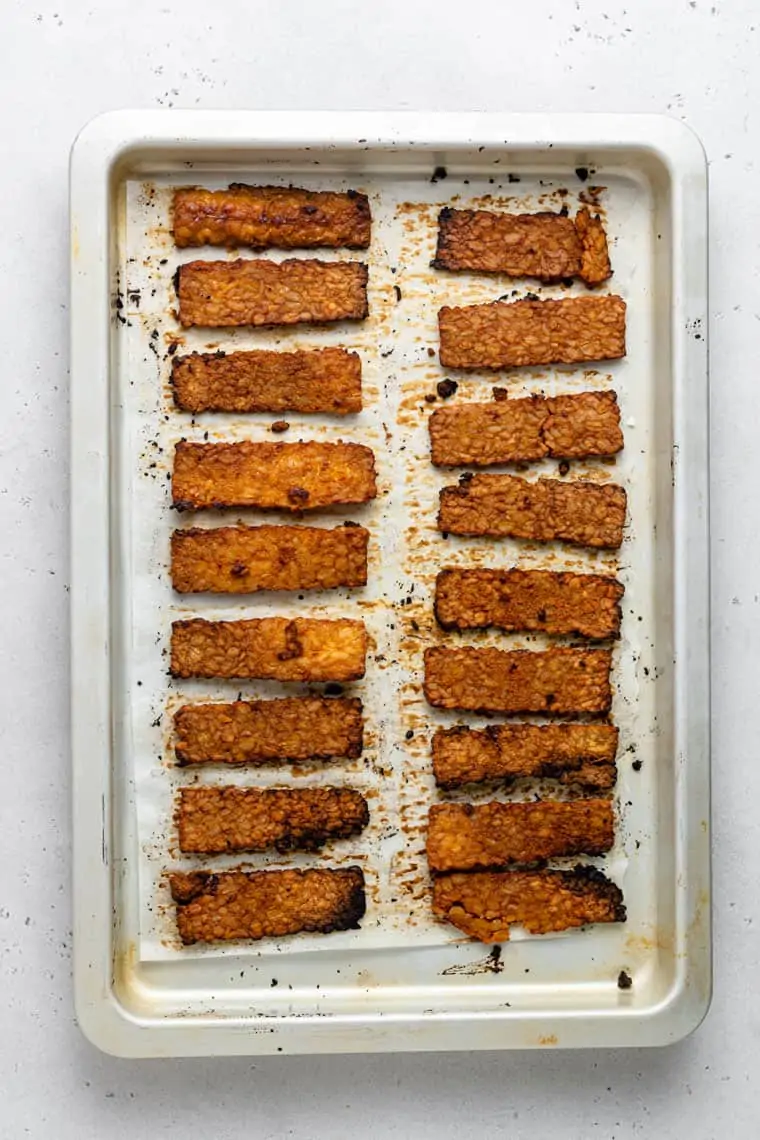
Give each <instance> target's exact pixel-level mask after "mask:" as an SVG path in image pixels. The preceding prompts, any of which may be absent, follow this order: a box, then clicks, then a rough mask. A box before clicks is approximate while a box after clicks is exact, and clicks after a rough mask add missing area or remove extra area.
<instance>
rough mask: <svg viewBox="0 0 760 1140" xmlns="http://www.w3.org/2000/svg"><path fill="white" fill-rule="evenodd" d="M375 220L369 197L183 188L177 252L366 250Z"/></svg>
mask: <svg viewBox="0 0 760 1140" xmlns="http://www.w3.org/2000/svg"><path fill="white" fill-rule="evenodd" d="M371 227H372V215H371V213H370V208H369V200H368V198H367V195H366V194H359V193H357V191H356V190H349V191H347V192H346V193H344V194H339V193H336V192H334V191H332V190H299V189H297V188H296V187H294V186H246V185H244V184H243V183H240V182H233V183H232V184H231V185H230V186H229V187H228V189H226V190H204V189H202V188H201V187H199V186H183V187H181V188H180V189H178V190H175V191H174V241H175V244H176V245H177V246H179V247H180V249H181V248H184V247H186V246H200V245H224V246H227V247H228V248H230V249H234V248H235V247H240V246H245V247H247V248H248V249H317V248H319V247H328V248H333V249H339V248H341V247H344V248H346V249H366V248H367V246H368V245H369V240H370V231H371Z"/></svg>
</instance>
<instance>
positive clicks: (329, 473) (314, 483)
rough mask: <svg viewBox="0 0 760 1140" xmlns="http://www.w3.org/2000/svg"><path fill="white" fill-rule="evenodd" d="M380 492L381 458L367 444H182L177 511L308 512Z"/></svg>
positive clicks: (175, 483)
mask: <svg viewBox="0 0 760 1140" xmlns="http://www.w3.org/2000/svg"><path fill="white" fill-rule="evenodd" d="M376 494H377V488H376V485H375V456H374V454H373V453H372V451H371V450H370V448H369V447H364V445H363V444H361V443H343V442H342V441H339V442H337V443H320V442H317V441H316V440H310V441H309V442H307V443H254V442H253V441H251V440H245V441H243V442H241V443H186V442H184V441H183V442H181V443H178V444H177V446H176V449H175V452H174V473H173V475H172V499H173V503H174V506H175V507H176V508H177V510H180V511H183V510H202V509H203V508H205V507H260V508H262V509H263V510H269V509H279V510H282V511H308V510H314V509H316V508H317V507H327V506H332V505H335V504H339V503H366V502H367V501H368V500H369V499H374V497H375V495H376Z"/></svg>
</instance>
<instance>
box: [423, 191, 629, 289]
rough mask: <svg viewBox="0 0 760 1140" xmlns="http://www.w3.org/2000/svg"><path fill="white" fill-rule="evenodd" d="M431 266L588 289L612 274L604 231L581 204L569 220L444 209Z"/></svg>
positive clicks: (561, 216)
mask: <svg viewBox="0 0 760 1140" xmlns="http://www.w3.org/2000/svg"><path fill="white" fill-rule="evenodd" d="M433 266H434V267H435V268H436V269H449V270H462V269H465V270H476V271H479V272H481V273H504V274H506V275H507V276H508V277H537V278H538V279H539V280H540V281H550V282H551V281H561V280H562V279H563V278H568V277H581V278H582V279H583V280H584V281H585V282H586V284H587V285H598V284H600V283H601V282H602V281H606V280H607V278H608V277H609V276H610V273H611V270H610V262H609V256H608V254H607V237H606V234H605V232H604V227H603V226H602V223H601V221H600V219H599V217H598V215H597V216H596V217H595V218H592V217H591V214H590V213H589V211H588V210H587V209H586V208H585V206H584V207H583V208H582V209H580V210H579V211H578V214H577V215H576V217H575V218H574V219H573V218H570V217H569V216H567V215H566V214H553V213H539V214H504V213H495V212H494V211H493V210H452V209H451V208H450V207H448V206H446V207H444V209H443V210H441V212H440V214H439V215H438V249H437V252H436V256H435V260H434V261H433Z"/></svg>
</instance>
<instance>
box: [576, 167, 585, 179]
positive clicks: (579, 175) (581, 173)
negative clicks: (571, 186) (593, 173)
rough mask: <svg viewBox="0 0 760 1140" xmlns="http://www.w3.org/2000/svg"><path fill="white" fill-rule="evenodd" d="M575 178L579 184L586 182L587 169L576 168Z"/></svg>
mask: <svg viewBox="0 0 760 1140" xmlns="http://www.w3.org/2000/svg"><path fill="white" fill-rule="evenodd" d="M575 177H576V178H578V179H579V180H580V181H581V182H586V181H587V179H588V167H587V166H576V168H575Z"/></svg>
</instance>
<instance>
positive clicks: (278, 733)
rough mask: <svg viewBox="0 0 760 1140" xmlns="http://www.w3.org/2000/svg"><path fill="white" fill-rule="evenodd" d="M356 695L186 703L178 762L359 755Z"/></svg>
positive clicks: (178, 727)
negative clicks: (331, 697) (223, 702)
mask: <svg viewBox="0 0 760 1140" xmlns="http://www.w3.org/2000/svg"><path fill="white" fill-rule="evenodd" d="M363 728H364V718H363V716H362V702H361V701H360V700H358V699H357V698H356V697H341V698H339V699H330V698H327V697H284V698H282V699H280V700H273V701H232V702H231V703H228V704H222V703H214V704H197V705H183V707H182V708H181V709H179V710H178V711H177V713H176V715H175V717H174V729H175V733H176V744H175V754H176V757H177V762H178V763H179V764H209V763H215V764H267V763H270V762H272V761H278V760H294V761H298V760H327V759H330V758H332V757H335V758H341V757H347V758H348V759H355V758H356V757H357V756H361V754H362V747H363Z"/></svg>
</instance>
